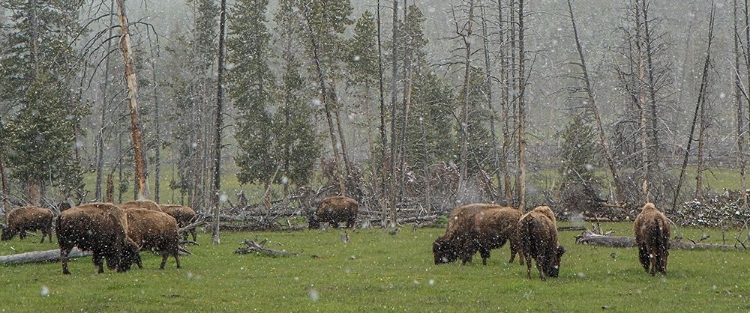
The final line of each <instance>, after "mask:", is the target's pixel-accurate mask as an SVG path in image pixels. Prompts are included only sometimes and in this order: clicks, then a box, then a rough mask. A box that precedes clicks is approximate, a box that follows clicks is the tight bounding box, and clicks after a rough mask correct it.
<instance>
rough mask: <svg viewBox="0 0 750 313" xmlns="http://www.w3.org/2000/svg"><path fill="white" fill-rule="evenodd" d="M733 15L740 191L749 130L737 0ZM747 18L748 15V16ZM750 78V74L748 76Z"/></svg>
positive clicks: (744, 185)
mask: <svg viewBox="0 0 750 313" xmlns="http://www.w3.org/2000/svg"><path fill="white" fill-rule="evenodd" d="M732 13H733V17H734V23H733V25H734V33H733V35H734V36H733V37H734V102H735V105H736V107H737V155H738V158H739V166H740V190H743V191H744V190H747V182H746V181H745V166H746V164H745V151H744V146H745V129H747V127H746V125H747V122H746V119H745V115H744V114H743V110H742V107H743V102H742V87H741V84H742V82H741V80H740V55H741V53H740V43H739V41H740V40H739V36H740V33H739V32H740V30H739V27H738V23H739V16H738V15H737V0H734V1H732ZM746 16H747V15H746ZM748 77H750V74H748ZM742 205H743V206H744V207H747V192H743V193H742Z"/></svg>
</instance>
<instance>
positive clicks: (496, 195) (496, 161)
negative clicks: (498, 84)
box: [480, 6, 502, 202]
mask: <svg viewBox="0 0 750 313" xmlns="http://www.w3.org/2000/svg"><path fill="white" fill-rule="evenodd" d="M480 10H481V14H482V44H483V48H484V49H483V54H484V68H485V76H484V83H485V85H486V88H487V96H486V99H487V109H488V110H489V111H490V136H491V137H490V138H491V140H492V157H491V158H492V164H493V172H494V173H495V175H496V178H497V188H495V191H494V192H493V193H492V195H491V200H492V201H494V202H498V201H499V200H500V192H501V191H502V184H501V182H502V177H501V176H500V151H498V148H499V147H498V146H499V145H498V142H497V131H496V129H495V121H496V120H497V112H495V107H494V106H493V104H492V100H493V99H492V79H493V78H492V63H491V62H490V40H489V39H490V38H489V36H490V35H489V33H488V31H487V15H486V14H485V12H484V6H480ZM501 49H502V48H501Z"/></svg>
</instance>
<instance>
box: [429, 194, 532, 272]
mask: <svg viewBox="0 0 750 313" xmlns="http://www.w3.org/2000/svg"><path fill="white" fill-rule="evenodd" d="M520 217H521V213H520V212H519V211H518V210H516V209H514V208H509V207H502V206H498V205H494V204H482V203H476V204H469V205H465V206H461V207H458V208H456V209H455V210H453V211H452V212H451V214H450V216H449V220H448V228H447V230H446V233H445V235H443V236H441V237H438V238H437V239H436V240H435V242H434V243H433V245H432V253H433V256H434V258H435V264H442V263H450V262H453V261H456V260H457V259H458V258H459V257H460V258H461V261H462V263H463V264H466V263H467V262H470V261H471V259H472V257H473V255H474V254H475V253H476V252H477V251H479V254H480V255H481V256H482V264H484V265H487V259H488V258H489V257H490V250H492V249H496V248H500V247H502V246H503V245H505V243H506V242H507V241H510V260H509V261H508V263H513V260H514V259H515V257H516V254H517V253H518V254H520V251H519V249H520V238H519V237H518V232H517V229H516V228H517V226H518V219H519V218H520ZM519 258H520V263H521V264H523V263H524V259H523V255H520V257H519Z"/></svg>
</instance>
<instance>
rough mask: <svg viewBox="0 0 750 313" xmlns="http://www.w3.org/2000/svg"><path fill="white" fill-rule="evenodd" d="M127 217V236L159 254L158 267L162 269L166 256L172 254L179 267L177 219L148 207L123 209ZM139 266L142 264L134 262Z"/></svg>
mask: <svg viewBox="0 0 750 313" xmlns="http://www.w3.org/2000/svg"><path fill="white" fill-rule="evenodd" d="M124 211H125V213H126V214H127V219H128V233H127V234H128V237H130V239H132V240H133V241H134V242H135V243H136V244H137V245H138V246H140V247H141V250H143V249H155V250H158V251H159V253H160V254H161V257H162V259H161V265H159V268H160V269H164V265H165V264H166V263H167V258H169V255H170V254H171V255H172V256H174V260H175V263H177V268H180V257H179V240H180V239H179V237H178V236H177V221H176V220H175V218H174V217H172V216H170V215H169V214H167V213H164V212H159V211H153V210H148V209H125V210H124ZM136 264H137V265H138V267H139V268H143V264H142V263H141V262H140V260H138V262H136Z"/></svg>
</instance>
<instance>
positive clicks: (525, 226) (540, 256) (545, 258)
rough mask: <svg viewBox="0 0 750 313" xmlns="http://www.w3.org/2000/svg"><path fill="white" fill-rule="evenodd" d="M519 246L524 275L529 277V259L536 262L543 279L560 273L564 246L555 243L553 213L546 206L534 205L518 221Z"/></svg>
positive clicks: (555, 231)
mask: <svg viewBox="0 0 750 313" xmlns="http://www.w3.org/2000/svg"><path fill="white" fill-rule="evenodd" d="M518 231H519V234H520V237H521V247H522V250H523V255H524V257H525V258H526V275H527V276H528V277H529V278H531V260H532V259H533V260H534V261H535V262H536V268H537V269H538V270H539V278H541V279H542V280H545V279H546V278H547V277H548V276H549V277H557V276H558V274H559V273H560V259H561V258H562V255H563V254H564V253H565V248H564V247H563V246H560V245H558V243H557V221H556V219H555V213H553V212H552V210H551V209H550V208H549V207H547V206H541V207H536V208H534V209H533V210H531V211H529V212H528V213H526V214H524V215H523V216H522V217H521V219H520V220H519V221H518Z"/></svg>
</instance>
